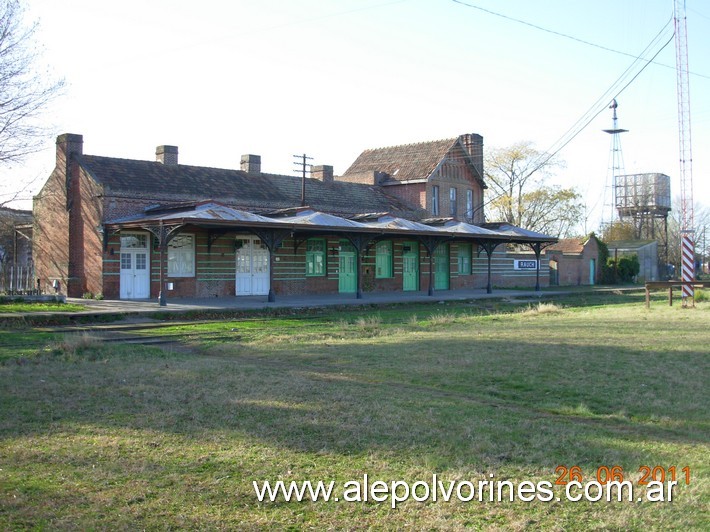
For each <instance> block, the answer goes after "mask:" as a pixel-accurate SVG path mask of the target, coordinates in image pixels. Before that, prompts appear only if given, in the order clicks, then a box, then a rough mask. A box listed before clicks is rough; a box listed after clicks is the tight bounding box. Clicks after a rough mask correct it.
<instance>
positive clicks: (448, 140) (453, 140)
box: [363, 137, 459, 153]
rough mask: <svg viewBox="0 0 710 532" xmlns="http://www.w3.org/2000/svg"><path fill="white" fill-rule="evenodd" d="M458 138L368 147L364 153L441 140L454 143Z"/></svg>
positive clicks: (440, 140) (435, 142)
mask: <svg viewBox="0 0 710 532" xmlns="http://www.w3.org/2000/svg"><path fill="white" fill-rule="evenodd" d="M458 139H459V137H453V138H445V139H438V140H425V141H422V142H410V143H407V144H393V145H391V146H381V147H379V148H367V149H365V150H364V151H363V153H364V152H366V151H378V150H390V149H392V148H405V147H407V146H421V145H423V144H438V143H441V142H450V143H451V144H453V143H454V142H456V141H457V140H458Z"/></svg>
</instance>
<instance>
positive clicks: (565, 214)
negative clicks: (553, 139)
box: [485, 142, 584, 237]
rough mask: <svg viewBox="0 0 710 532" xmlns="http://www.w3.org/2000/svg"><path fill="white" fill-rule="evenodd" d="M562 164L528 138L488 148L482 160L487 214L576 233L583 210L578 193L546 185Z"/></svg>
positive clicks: (544, 229)
mask: <svg viewBox="0 0 710 532" xmlns="http://www.w3.org/2000/svg"><path fill="white" fill-rule="evenodd" d="M562 166H564V164H563V163H562V162H561V161H559V160H558V159H556V158H555V157H549V156H548V155H547V154H544V153H541V152H539V151H537V150H536V149H535V148H534V147H533V145H532V144H531V143H530V142H519V143H517V144H514V145H512V146H509V147H507V148H500V149H494V150H491V151H490V152H489V153H488V155H487V156H486V161H485V176H486V184H487V185H488V194H489V200H488V205H489V207H488V216H487V218H488V219H489V220H491V221H502V222H508V223H510V224H513V225H516V226H518V227H522V228H524V229H529V230H531V231H539V232H541V233H546V234H549V235H552V236H556V237H566V236H571V235H573V234H575V233H576V229H577V224H578V223H579V221H580V220H582V219H583V212H584V206H583V205H582V201H581V196H580V194H579V193H578V192H577V191H576V190H574V189H573V188H561V187H559V186H547V185H545V181H546V179H547V178H548V177H549V175H550V174H551V172H552V170H553V169H555V168H559V167H562Z"/></svg>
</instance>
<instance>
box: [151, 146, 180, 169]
mask: <svg viewBox="0 0 710 532" xmlns="http://www.w3.org/2000/svg"><path fill="white" fill-rule="evenodd" d="M155 160H156V162H159V163H163V164H164V165H169V166H176V165H177V164H178V147H177V146H166V145H163V146H158V147H157V148H155Z"/></svg>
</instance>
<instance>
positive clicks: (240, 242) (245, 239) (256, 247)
mask: <svg viewBox="0 0 710 532" xmlns="http://www.w3.org/2000/svg"><path fill="white" fill-rule="evenodd" d="M236 283H237V286H236V294H237V295H238V296H262V295H267V294H268V293H269V249H268V248H267V247H266V245H264V243H262V241H261V240H260V239H259V238H256V237H252V236H238V237H237V279H236Z"/></svg>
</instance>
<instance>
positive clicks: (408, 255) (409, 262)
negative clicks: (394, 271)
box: [402, 242, 419, 292]
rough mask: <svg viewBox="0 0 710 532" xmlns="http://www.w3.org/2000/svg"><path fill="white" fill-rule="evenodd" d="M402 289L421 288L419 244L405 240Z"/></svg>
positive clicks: (415, 289)
mask: <svg viewBox="0 0 710 532" xmlns="http://www.w3.org/2000/svg"><path fill="white" fill-rule="evenodd" d="M402 290H404V291H405V292H406V291H417V290H419V244H417V243H416V242H405V243H404V244H403V246H402Z"/></svg>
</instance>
